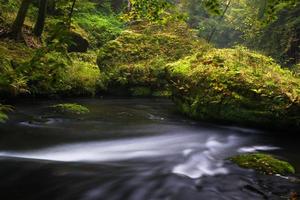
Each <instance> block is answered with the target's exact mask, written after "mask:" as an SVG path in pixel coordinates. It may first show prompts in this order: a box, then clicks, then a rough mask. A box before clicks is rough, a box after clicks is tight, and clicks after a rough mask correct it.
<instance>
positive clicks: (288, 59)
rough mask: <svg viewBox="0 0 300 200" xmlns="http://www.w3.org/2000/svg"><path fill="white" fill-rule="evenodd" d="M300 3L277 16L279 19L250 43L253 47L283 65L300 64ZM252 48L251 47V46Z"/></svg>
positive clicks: (266, 27)
mask: <svg viewBox="0 0 300 200" xmlns="http://www.w3.org/2000/svg"><path fill="white" fill-rule="evenodd" d="M299 12H300V3H298V4H297V5H296V6H294V7H292V8H290V9H286V10H283V11H281V12H279V13H278V14H277V19H276V20H275V21H273V22H272V23H270V24H268V25H267V26H265V27H264V28H263V29H262V30H261V33H260V34H257V35H256V37H254V38H252V40H250V41H249V43H251V46H252V47H254V48H258V49H261V50H263V51H264V52H266V53H267V54H268V55H270V56H272V57H273V58H275V59H276V60H278V61H279V62H280V63H281V64H282V65H285V66H291V65H294V64H296V63H298V62H300V40H299V37H300V28H299V27H300V18H299ZM249 46H250V45H249Z"/></svg>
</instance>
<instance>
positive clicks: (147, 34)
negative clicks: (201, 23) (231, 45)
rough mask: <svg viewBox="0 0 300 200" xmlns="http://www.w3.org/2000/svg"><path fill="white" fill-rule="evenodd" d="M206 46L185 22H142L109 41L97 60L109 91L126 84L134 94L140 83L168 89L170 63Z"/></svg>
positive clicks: (128, 89) (153, 89)
mask: <svg viewBox="0 0 300 200" xmlns="http://www.w3.org/2000/svg"><path fill="white" fill-rule="evenodd" d="M204 46H207V45H206V44H205V43H204V42H202V41H199V40H198V39H197V38H196V36H195V35H194V34H193V33H192V32H190V31H187V27H186V25H185V24H182V23H179V22H176V23H175V22H173V23H169V24H167V25H165V26H162V25H156V24H144V23H142V22H141V23H137V24H135V25H133V26H131V27H130V29H129V30H127V31H123V32H122V33H121V35H120V36H119V37H118V38H117V39H116V40H113V41H110V42H108V43H107V44H106V45H105V46H104V47H103V48H102V49H101V51H100V53H99V56H98V62H97V63H98V66H99V68H100V70H101V71H102V72H104V79H105V81H104V82H106V85H107V88H108V90H109V91H113V90H114V88H122V91H127V92H128V93H129V94H133V95H134V94H135V93H136V90H135V89H132V88H137V87H139V88H140V87H147V88H149V89H150V90H151V91H156V90H165V89H166V88H167V87H168V81H167V78H166V76H167V74H166V71H167V70H166V64H167V63H169V62H174V61H176V60H178V59H180V58H183V57H185V56H187V55H190V54H191V53H193V52H195V50H196V49H198V50H199V49H201V48H204Z"/></svg>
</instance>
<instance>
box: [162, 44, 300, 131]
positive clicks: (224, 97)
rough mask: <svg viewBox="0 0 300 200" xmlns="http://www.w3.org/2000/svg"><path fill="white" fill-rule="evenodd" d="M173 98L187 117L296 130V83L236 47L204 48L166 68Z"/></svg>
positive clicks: (299, 105)
mask: <svg viewBox="0 0 300 200" xmlns="http://www.w3.org/2000/svg"><path fill="white" fill-rule="evenodd" d="M168 70H169V74H170V80H171V83H172V92H173V99H174V100H175V102H176V104H177V106H178V107H179V108H181V111H182V112H183V113H185V114H187V115H189V116H191V117H194V118H197V119H202V120H203V119H204V120H213V121H216V120H220V121H222V122H238V123H242V124H252V125H253V124H255V125H262V126H267V125H270V124H272V125H274V127H278V126H280V127H281V126H289V127H290V128H291V127H300V116H299V111H300V89H299V88H300V79H298V78H296V77H295V76H294V75H293V74H292V73H291V72H290V71H288V70H284V69H282V68H281V67H280V66H279V65H277V64H276V63H275V62H274V61H273V60H272V59H271V58H269V57H266V56H263V55H261V54H258V53H256V52H253V51H249V50H247V49H245V48H242V47H236V48H234V49H210V50H209V51H207V52H199V53H196V54H194V55H192V56H189V57H186V58H184V59H181V60H179V61H176V62H174V63H172V64H169V66H168Z"/></svg>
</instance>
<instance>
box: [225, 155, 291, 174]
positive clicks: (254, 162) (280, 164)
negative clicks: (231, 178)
mask: <svg viewBox="0 0 300 200" xmlns="http://www.w3.org/2000/svg"><path fill="white" fill-rule="evenodd" d="M230 160H231V161H232V162H234V163H235V164H237V165H239V166H240V167H243V168H248V169H254V170H256V171H258V172H261V173H264V174H268V175H273V174H281V175H285V174H294V173H295V169H294V167H293V166H292V165H291V164H289V163H288V162H286V161H282V160H279V159H277V158H275V157H273V156H271V155H268V154H262V153H250V154H242V155H238V156H234V157H232V158H230Z"/></svg>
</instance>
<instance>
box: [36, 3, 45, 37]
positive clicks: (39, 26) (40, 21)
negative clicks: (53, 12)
mask: <svg viewBox="0 0 300 200" xmlns="http://www.w3.org/2000/svg"><path fill="white" fill-rule="evenodd" d="M47 1H48V0H40V1H39V13H38V18H37V21H36V24H35V26H34V30H33V34H34V35H35V36H37V37H41V36H42V33H43V30H44V26H45V19H46V13H47Z"/></svg>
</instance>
